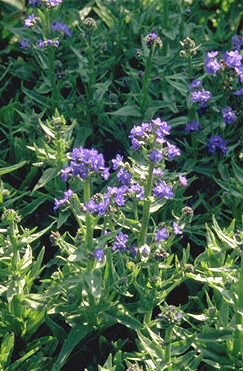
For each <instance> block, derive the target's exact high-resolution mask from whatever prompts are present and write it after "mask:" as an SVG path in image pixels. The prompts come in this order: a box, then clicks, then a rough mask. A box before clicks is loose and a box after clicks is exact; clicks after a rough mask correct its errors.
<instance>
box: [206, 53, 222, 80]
mask: <svg viewBox="0 0 243 371" xmlns="http://www.w3.org/2000/svg"><path fill="white" fill-rule="evenodd" d="M217 55H218V52H217V51H216V52H209V53H207V56H206V58H205V59H204V62H205V68H206V72H207V73H208V74H211V75H216V73H217V72H218V70H220V64H219V62H218V61H217V58H216V56H217Z"/></svg>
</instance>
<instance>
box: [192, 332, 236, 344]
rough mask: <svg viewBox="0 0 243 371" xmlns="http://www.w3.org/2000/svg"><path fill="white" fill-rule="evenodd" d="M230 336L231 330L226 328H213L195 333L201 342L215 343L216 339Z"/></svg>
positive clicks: (225, 338)
mask: <svg viewBox="0 0 243 371" xmlns="http://www.w3.org/2000/svg"><path fill="white" fill-rule="evenodd" d="M231 338H232V331H231V330H228V329H222V330H213V331H207V332H202V333H201V334H199V335H197V337H196V340H198V341H202V342H203V343H215V342H216V341H224V340H228V339H231Z"/></svg>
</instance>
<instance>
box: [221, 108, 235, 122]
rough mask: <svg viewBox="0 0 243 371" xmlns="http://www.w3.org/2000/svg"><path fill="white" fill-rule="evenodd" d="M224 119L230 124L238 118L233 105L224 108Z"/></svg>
mask: <svg viewBox="0 0 243 371" xmlns="http://www.w3.org/2000/svg"><path fill="white" fill-rule="evenodd" d="M222 114H223V120H224V122H225V123H226V124H228V125H230V124H232V123H233V122H235V121H236V120H237V118H236V115H235V113H234V112H233V111H232V108H231V107H229V106H228V107H226V108H222Z"/></svg>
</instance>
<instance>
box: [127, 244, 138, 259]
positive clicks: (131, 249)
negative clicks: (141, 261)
mask: <svg viewBox="0 0 243 371" xmlns="http://www.w3.org/2000/svg"><path fill="white" fill-rule="evenodd" d="M129 251H130V254H131V255H132V257H133V258H135V256H136V255H137V254H138V248H137V247H136V246H132V247H131V248H130V250H129Z"/></svg>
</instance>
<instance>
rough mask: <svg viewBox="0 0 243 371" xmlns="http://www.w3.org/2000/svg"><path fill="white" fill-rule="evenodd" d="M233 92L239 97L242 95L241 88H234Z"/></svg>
mask: <svg viewBox="0 0 243 371" xmlns="http://www.w3.org/2000/svg"><path fill="white" fill-rule="evenodd" d="M233 94H234V95H238V96H239V97H240V96H241V95H243V88H241V89H239V90H236V91H235V92H234V93H233Z"/></svg>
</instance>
